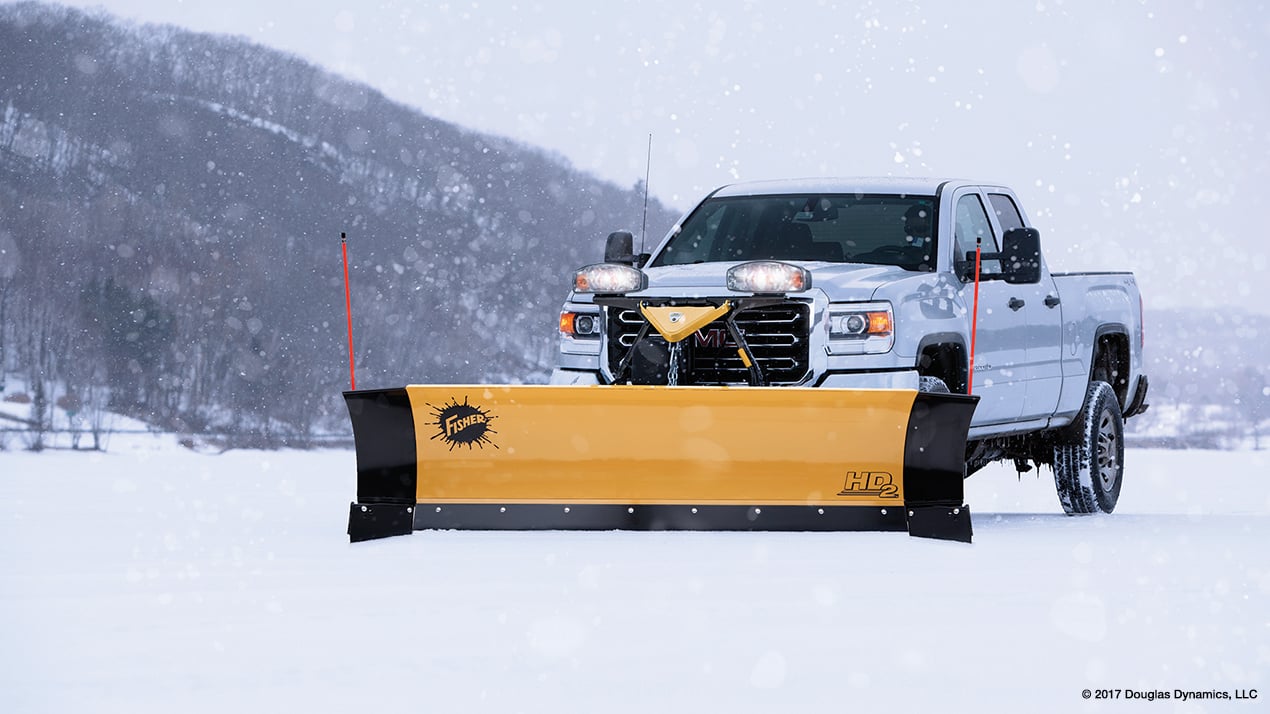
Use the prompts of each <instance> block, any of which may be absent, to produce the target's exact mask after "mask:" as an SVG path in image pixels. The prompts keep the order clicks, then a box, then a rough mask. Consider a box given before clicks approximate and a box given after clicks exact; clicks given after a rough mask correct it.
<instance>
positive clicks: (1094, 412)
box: [1054, 381, 1124, 515]
mask: <svg viewBox="0 0 1270 714" xmlns="http://www.w3.org/2000/svg"><path fill="white" fill-rule="evenodd" d="M1123 481H1124V420H1123V418H1122V417H1121V415H1120V402H1118V401H1117V400H1116V390H1114V389H1112V387H1111V385H1110V384H1107V383H1106V382H1101V381H1097V382H1094V383H1093V384H1090V385H1089V391H1088V392H1087V393H1086V394H1085V406H1084V408H1083V409H1081V411H1080V414H1079V415H1077V417H1076V421H1074V422H1072V424H1071V426H1070V427H1068V430H1067V432H1066V433H1065V434H1064V435H1063V437H1062V439H1061V440H1060V441H1059V443H1058V444H1056V445H1055V446H1054V485H1055V486H1056V487H1057V489H1058V500H1059V501H1060V502H1061V503H1062V504H1063V510H1064V511H1066V512H1067V513H1068V514H1070V515H1080V514H1085V513H1111V512H1112V511H1114V510H1115V509H1116V502H1117V501H1118V500H1120V486H1121V484H1122V483H1123Z"/></svg>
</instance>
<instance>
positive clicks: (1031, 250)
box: [1001, 228, 1041, 285]
mask: <svg viewBox="0 0 1270 714" xmlns="http://www.w3.org/2000/svg"><path fill="white" fill-rule="evenodd" d="M1001 274H1002V277H1004V278H1005V281H1006V282H1007V283H1011V284H1014V285H1018V284H1023V283H1039V282H1040V281H1041V232H1040V231H1038V230H1036V229H1035V228H1011V229H1010V230H1008V231H1006V232H1005V235H1004V236H1003V237H1002V238H1001Z"/></svg>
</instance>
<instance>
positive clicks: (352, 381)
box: [340, 232, 978, 391]
mask: <svg viewBox="0 0 1270 714" xmlns="http://www.w3.org/2000/svg"><path fill="white" fill-rule="evenodd" d="M340 250H341V251H342V252H343V253H344V314H345V315H346V316H347V317H348V383H349V389H351V390H352V391H357V374H356V372H354V370H353V295H352V293H351V292H350V291H349V289H348V237H347V236H346V235H345V234H344V233H342V232H341V233H340ZM975 287H976V290H977V289H978V285H976V286H975ZM975 294H976V296H977V295H978V292H976V293H975ZM971 354H974V349H973V348H972V349H971Z"/></svg>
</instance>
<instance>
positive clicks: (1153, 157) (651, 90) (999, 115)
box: [69, 0, 1270, 312]
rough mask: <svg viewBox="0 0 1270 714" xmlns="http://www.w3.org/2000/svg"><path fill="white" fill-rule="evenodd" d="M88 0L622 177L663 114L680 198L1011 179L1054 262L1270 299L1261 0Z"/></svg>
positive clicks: (665, 186) (670, 197) (663, 192)
mask: <svg viewBox="0 0 1270 714" xmlns="http://www.w3.org/2000/svg"><path fill="white" fill-rule="evenodd" d="M69 4H72V5H75V6H79V7H105V8H106V9H107V10H108V11H109V12H111V13H113V14H117V15H121V16H123V17H126V18H129V19H132V20H138V21H143V22H163V23H170V24H175V25H179V26H182V27H187V28H191V29H194V30H200V31H209V32H218V33H231V34H235V35H242V36H246V37H248V38H250V39H252V40H254V41H257V42H259V43H261V44H264V45H268V46H271V47H275V48H279V49H283V50H287V51H290V52H293V53H296V54H298V55H300V56H302V57H304V58H306V59H309V60H312V61H314V62H316V63H319V64H321V65H324V66H325V67H327V68H329V69H332V70H334V71H336V72H339V73H341V74H343V75H346V76H349V77H352V78H355V79H359V80H362V81H365V82H367V83H368V84H370V85H372V86H374V87H376V88H378V89H380V90H381V91H383V92H384V93H385V94H387V95H388V96H389V97H391V98H393V99H396V100H399V101H401V102H403V103H406V104H409V105H412V106H415V107H417V108H419V109H421V110H422V111H424V112H425V113H427V114H431V115H434V116H438V117H441V118H443V119H447V120H450V121H453V122H456V123H459V124H462V125H465V126H468V127H471V128H475V129H479V130H483V131H489V132H494V133H497V134H500V135H504V136H509V137H512V138H515V139H519V140H522V141H524V142H527V143H531V144H535V145H539V146H542V147H545V148H548V149H551V150H553V151H555V152H557V153H559V154H560V155H562V156H564V157H565V158H567V159H568V160H569V161H570V162H571V163H572V164H573V165H574V166H576V167H579V168H581V169H584V170H587V171H591V172H593V173H595V174H598V175H599V176H601V177H603V178H606V179H609V180H612V181H615V182H617V183H619V184H622V185H632V184H633V183H634V182H635V181H637V180H638V179H640V178H642V177H643V174H644V161H645V156H646V151H647V148H648V146H647V142H648V135H649V134H650V133H652V134H653V135H654V136H653V154H652V174H651V185H652V191H653V193H654V194H655V195H656V196H658V197H660V198H661V199H662V200H663V201H666V202H667V203H669V204H671V205H674V206H676V207H678V208H681V209H682V208H687V207H689V206H690V205H691V203H692V201H693V200H695V199H696V198H698V197H700V195H702V194H704V193H705V192H707V191H709V190H710V189H712V188H714V187H716V186H718V185H720V184H724V183H728V182H732V181H736V180H749V179H763V178H779V177H794V176H816V175H887V174H896V175H937V176H965V177H970V178H976V179H983V180H986V181H993V182H999V183H1004V184H1007V185H1010V186H1013V187H1014V188H1015V189H1016V190H1017V191H1018V192H1019V193H1020V195H1021V196H1022V199H1023V201H1024V205H1025V208H1026V210H1027V211H1028V212H1029V213H1030V217H1031V219H1032V221H1033V223H1035V224H1036V225H1037V226H1038V227H1039V228H1040V229H1041V231H1042V236H1043V240H1044V244H1045V245H1046V247H1047V253H1048V254H1049V260H1050V263H1051V267H1052V268H1054V269H1066V270H1077V269H1098V270H1108V269H1130V270H1135V271H1136V272H1138V274H1139V275H1140V277H1141V280H1142V283H1143V288H1144V293H1146V295H1147V301H1148V304H1156V305H1161V306H1187V305H1191V304H1213V303H1217V304H1231V303H1238V304H1242V305H1245V306H1247V307H1249V308H1251V309H1255V310H1257V311H1260V312H1270V306H1268V305H1267V303H1270V300H1267V289H1266V287H1265V281H1264V279H1263V278H1262V276H1263V275H1264V274H1265V273H1266V271H1267V269H1268V268H1270V249H1268V248H1267V242H1268V241H1267V238H1266V234H1267V221H1266V219H1265V214H1266V211H1265V210H1264V204H1265V203H1266V197H1265V193H1266V192H1265V187H1264V184H1265V182H1266V180H1267V179H1270V121H1268V120H1267V118H1266V117H1267V116H1270V89H1268V88H1270V60H1268V58H1267V49H1266V48H1268V47H1270V12H1268V11H1267V8H1266V6H1265V5H1264V4H1262V3H1256V2H1240V1H1230V2H1142V1H1136V0H1135V1H1132V2H1114V3H1113V2H1055V1H1053V0H1040V1H1039V2H1031V1H1029V2H1001V3H996V5H999V7H989V6H988V5H989V4H981V3H975V4H973V5H971V4H969V3H948V2H939V3H930V4H920V5H919V4H907V3H903V2H877V3H869V2H829V1H818V2H817V1H810V2H797V1H787V2H779V3H777V2H771V3H760V2H741V1H739V0H731V1H729V2H655V1H653V0H645V1H643V2H638V3H629V4H627V3H622V4H619V3H608V2H560V3H546V2H544V3H533V2H494V1H492V0H483V1H481V2H467V1H463V0H460V1H456V2H448V3H434V2H421V1H414V2H405V1H403V2H392V1H389V2H368V3H351V2H347V1H338V2H337V1H332V0H307V1H306V2H304V3H299V4H297V3H293V2H282V1H281V0H217V1H216V2H205V1H194V0H88V1H83V0H74V1H73V2H70V3H69ZM598 240H599V236H598V235H597V241H598Z"/></svg>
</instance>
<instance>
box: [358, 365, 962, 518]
mask: <svg viewBox="0 0 1270 714" xmlns="http://www.w3.org/2000/svg"><path fill="white" fill-rule="evenodd" d="M344 397H345V400H346V402H347V405H348V410H349V415H350V417H351V419H352V423H353V436H354V440H355V443H356V449H357V502H355V503H353V504H352V508H351V511H350V517H349V527H348V533H349V536H350V539H351V540H353V541H361V540H368V539H372V538H380V537H385V536H389V535H403V534H407V533H410V532H411V531H413V530H424V529H473V530H502V529H511V530H544V529H552V530H554V529H560V530H794V531H837V530H878V531H886V530H896V531H902V530H907V531H908V532H909V533H911V534H912V535H919V536H927V537H934V538H945V539H952V540H961V541H966V542H968V541H969V540H970V536H971V529H970V512H969V510H968V509H967V507H966V506H965V504H964V503H963V492H962V480H963V477H964V473H965V466H964V459H965V446H966V432H967V429H968V428H969V425H970V417H971V415H972V414H973V412H974V407H975V404H976V402H977V401H978V399H977V398H976V397H969V396H965V395H957V394H931V393H924V392H917V391H912V390H886V389H876V390H866V389H816V388H786V387H781V388H750V387H739V388H728V387H664V386H524V385H521V386H481V385H451V386H433V385H429V386H409V387H404V388H399V389H384V390H364V391H353V392H345V393H344Z"/></svg>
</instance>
